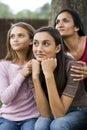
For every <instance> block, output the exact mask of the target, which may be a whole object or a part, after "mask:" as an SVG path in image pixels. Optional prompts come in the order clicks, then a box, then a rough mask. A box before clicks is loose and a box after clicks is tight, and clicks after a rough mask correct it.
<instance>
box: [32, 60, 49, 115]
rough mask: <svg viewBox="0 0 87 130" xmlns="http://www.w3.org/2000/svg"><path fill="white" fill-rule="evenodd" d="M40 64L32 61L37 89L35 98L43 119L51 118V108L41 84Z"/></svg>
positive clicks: (33, 76)
mask: <svg viewBox="0 0 87 130" xmlns="http://www.w3.org/2000/svg"><path fill="white" fill-rule="evenodd" d="M39 74H40V63H39V62H38V61H36V60H34V59H33V60H32V78H33V83H34V87H35V98H36V103H37V107H38V110H39V112H40V113H41V116H43V117H50V107H49V103H48V100H47V98H46V96H45V94H44V92H43V89H42V87H41V83H40V80H39Z"/></svg>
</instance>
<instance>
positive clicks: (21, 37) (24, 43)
mask: <svg viewBox="0 0 87 130" xmlns="http://www.w3.org/2000/svg"><path fill="white" fill-rule="evenodd" d="M30 44H32V42H31V40H30V38H29V35H28V32H27V30H25V29H24V28H22V27H18V26H15V27H14V28H13V29H12V30H11V33H10V45H11V47H12V49H13V50H15V51H24V50H25V51H26V50H28V48H29V45H30Z"/></svg>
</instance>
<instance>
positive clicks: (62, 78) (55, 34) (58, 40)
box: [34, 26, 66, 96]
mask: <svg viewBox="0 0 87 130" xmlns="http://www.w3.org/2000/svg"><path fill="white" fill-rule="evenodd" d="M38 32H47V33H49V34H50V36H52V38H53V39H54V41H55V45H56V46H57V45H59V44H61V46H62V47H61V50H60V52H59V53H57V54H56V59H57V67H56V69H55V71H54V76H55V81H56V85H57V89H58V92H59V94H60V96H61V94H62V92H63V90H64V88H65V83H66V75H65V74H66V73H65V55H64V49H63V42H64V41H63V39H62V37H61V35H60V33H59V31H58V30H57V29H55V28H53V27H49V26H45V27H41V28H39V29H38V30H36V32H35V34H36V33H38ZM35 34H34V35H35ZM40 80H41V85H42V87H43V90H44V92H45V93H46V94H47V91H46V83H45V78H44V75H43V73H42V72H41V74H40Z"/></svg>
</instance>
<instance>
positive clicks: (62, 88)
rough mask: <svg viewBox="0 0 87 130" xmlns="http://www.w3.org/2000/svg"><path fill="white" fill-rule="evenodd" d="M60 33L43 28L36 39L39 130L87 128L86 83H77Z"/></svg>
mask: <svg viewBox="0 0 87 130" xmlns="http://www.w3.org/2000/svg"><path fill="white" fill-rule="evenodd" d="M62 45H63V40H62V38H61V36H60V34H59V32H58V30H57V29H55V28H52V27H43V28H40V29H38V30H37V31H36V32H35V34H34V38H33V53H34V57H35V59H33V60H32V78H33V83H34V87H35V93H36V102H37V107H38V110H39V112H40V113H41V117H40V118H39V119H38V120H37V122H36V124H35V130H77V129H78V130H81V129H84V128H85V127H86V125H87V121H86V120H87V95H86V92H85V89H84V84H83V81H82V80H81V81H74V80H73V78H72V77H71V70H70V68H71V66H72V65H75V66H78V64H77V62H76V61H75V60H74V59H71V57H69V56H66V55H64V53H63V52H64V50H63V46H62Z"/></svg>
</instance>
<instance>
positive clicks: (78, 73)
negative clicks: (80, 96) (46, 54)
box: [71, 61, 87, 81]
mask: <svg viewBox="0 0 87 130" xmlns="http://www.w3.org/2000/svg"><path fill="white" fill-rule="evenodd" d="M77 63H78V64H81V66H72V67H71V71H72V72H75V73H74V74H71V76H72V77H73V79H74V81H79V80H82V79H84V78H87V65H86V63H85V62H83V61H77Z"/></svg>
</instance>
